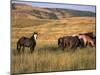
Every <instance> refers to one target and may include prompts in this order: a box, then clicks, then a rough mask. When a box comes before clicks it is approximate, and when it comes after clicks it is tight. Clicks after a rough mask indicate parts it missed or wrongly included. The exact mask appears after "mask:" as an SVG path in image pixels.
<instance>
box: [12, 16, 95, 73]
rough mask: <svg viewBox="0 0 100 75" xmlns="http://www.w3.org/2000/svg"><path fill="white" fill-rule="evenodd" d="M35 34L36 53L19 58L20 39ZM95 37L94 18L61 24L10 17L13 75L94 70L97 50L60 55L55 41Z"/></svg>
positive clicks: (61, 52) (47, 20) (80, 18)
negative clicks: (81, 35) (86, 34)
mask: <svg viewBox="0 0 100 75" xmlns="http://www.w3.org/2000/svg"><path fill="white" fill-rule="evenodd" d="M34 31H35V32H38V33H39V35H38V39H37V45H36V48H35V51H34V52H33V53H32V54H30V53H29V49H28V48H25V53H24V54H23V53H22V54H20V55H18V54H17V50H16V42H17V40H18V39H19V38H20V37H22V36H26V37H30V36H31V35H32V33H33V32H34ZM91 31H92V32H94V33H95V18H94V17H71V18H66V19H60V20H53V19H51V20H50V19H38V20H37V19H33V18H22V19H21V18H20V19H18V17H17V18H16V17H13V20H12V40H11V42H12V55H11V58H12V61H11V63H12V64H11V70H12V73H30V72H50V71H65V70H66V71H68V70H81V69H82V70H84V69H95V68H96V50H95V48H94V47H86V48H78V49H77V50H76V51H75V52H71V51H68V52H67V51H64V52H63V51H62V49H60V48H58V45H57V39H58V38H59V37H61V36H67V35H73V34H78V33H83V32H91Z"/></svg>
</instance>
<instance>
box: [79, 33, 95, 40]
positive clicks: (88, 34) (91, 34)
mask: <svg viewBox="0 0 100 75" xmlns="http://www.w3.org/2000/svg"><path fill="white" fill-rule="evenodd" d="M79 35H87V36H89V37H91V38H92V39H93V38H94V35H93V32H87V33H81V34H79Z"/></svg>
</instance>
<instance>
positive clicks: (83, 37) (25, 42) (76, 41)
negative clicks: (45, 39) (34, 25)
mask: <svg viewBox="0 0 100 75" xmlns="http://www.w3.org/2000/svg"><path fill="white" fill-rule="evenodd" d="M37 36H38V33H37V32H34V33H33V34H32V36H31V37H30V38H27V37H25V36H23V37H21V38H20V39H19V40H18V41H17V51H18V53H21V50H22V52H23V53H24V49H25V47H29V48H30V52H31V53H33V51H34V49H35V46H36V39H37ZM87 45H89V46H92V47H95V45H96V36H94V35H93V32H87V33H81V34H76V35H72V36H63V37H60V38H58V47H60V48H62V50H65V48H67V49H72V50H75V49H76V48H78V47H86V46H87Z"/></svg>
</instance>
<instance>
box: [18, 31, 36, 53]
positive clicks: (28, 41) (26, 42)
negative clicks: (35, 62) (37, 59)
mask: <svg viewBox="0 0 100 75" xmlns="http://www.w3.org/2000/svg"><path fill="white" fill-rule="evenodd" d="M36 39H37V33H36V32H34V33H33V35H32V36H31V37H30V38H27V37H24V36H23V37H21V38H20V39H19V40H18V42H17V51H18V53H20V51H21V47H22V51H23V52H24V48H25V47H29V48H30V52H31V53H32V52H33V51H34V48H35V46H36Z"/></svg>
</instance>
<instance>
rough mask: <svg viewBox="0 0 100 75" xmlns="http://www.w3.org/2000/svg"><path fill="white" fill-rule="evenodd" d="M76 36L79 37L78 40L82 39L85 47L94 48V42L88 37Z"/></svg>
mask: <svg viewBox="0 0 100 75" xmlns="http://www.w3.org/2000/svg"><path fill="white" fill-rule="evenodd" d="M77 36H78V37H79V39H83V41H84V46H87V45H91V46H93V47H94V46H95V41H94V40H93V39H92V38H91V37H89V36H88V35H84V34H81V35H77Z"/></svg>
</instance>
